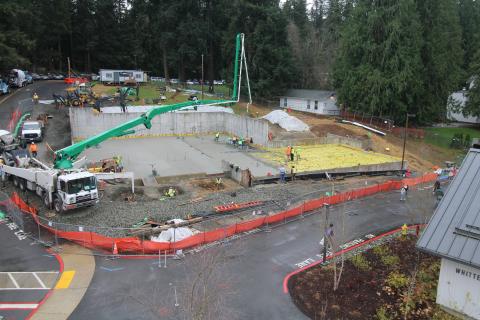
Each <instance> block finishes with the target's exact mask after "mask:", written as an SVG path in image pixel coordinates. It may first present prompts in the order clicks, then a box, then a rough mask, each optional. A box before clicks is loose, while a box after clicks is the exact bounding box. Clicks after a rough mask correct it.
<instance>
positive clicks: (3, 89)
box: [0, 79, 10, 95]
mask: <svg viewBox="0 0 480 320" xmlns="http://www.w3.org/2000/svg"><path fill="white" fill-rule="evenodd" d="M9 93H10V87H9V85H8V83H6V82H5V81H3V80H2V79H0V94H2V95H3V94H9Z"/></svg>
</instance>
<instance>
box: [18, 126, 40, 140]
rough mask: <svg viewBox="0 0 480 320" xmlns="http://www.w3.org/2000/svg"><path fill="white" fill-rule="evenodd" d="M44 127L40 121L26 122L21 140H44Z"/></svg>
mask: <svg viewBox="0 0 480 320" xmlns="http://www.w3.org/2000/svg"><path fill="white" fill-rule="evenodd" d="M43 129H44V128H43V125H42V123H41V122H40V121H25V122H24V123H23V126H22V131H21V139H22V141H25V142H32V141H36V142H40V141H42V140H43Z"/></svg>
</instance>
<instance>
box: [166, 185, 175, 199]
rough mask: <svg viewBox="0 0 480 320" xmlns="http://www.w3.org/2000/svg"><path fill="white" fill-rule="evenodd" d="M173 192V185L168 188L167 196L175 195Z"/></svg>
mask: <svg viewBox="0 0 480 320" xmlns="http://www.w3.org/2000/svg"><path fill="white" fill-rule="evenodd" d="M175 194H176V191H175V188H173V187H170V188H168V192H167V196H169V197H170V198H173V197H175Z"/></svg>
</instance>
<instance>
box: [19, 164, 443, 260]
mask: <svg viewBox="0 0 480 320" xmlns="http://www.w3.org/2000/svg"><path fill="white" fill-rule="evenodd" d="M436 178H437V175H436V174H435V173H429V174H426V175H424V176H421V177H416V178H406V179H403V180H401V181H387V182H385V183H382V184H378V185H374V186H369V187H365V188H360V189H355V190H351V191H346V192H342V193H337V194H335V195H332V196H326V197H322V198H319V199H313V200H310V201H306V202H304V203H303V204H301V205H299V206H297V207H294V208H291V209H288V210H286V211H282V212H278V213H276V214H273V215H269V216H265V217H261V218H257V219H253V220H249V221H245V222H241V223H237V224H235V225H231V226H226V227H225V228H219V229H215V230H212V231H206V232H200V233H197V234H194V235H193V236H191V237H188V238H186V239H183V240H180V241H176V242H154V241H150V240H143V241H142V240H140V239H138V238H136V237H126V238H113V237H108V236H104V235H101V234H98V233H95V232H91V231H62V230H57V229H55V228H53V227H51V226H49V225H45V224H44V223H42V222H40V219H39V218H38V215H37V210H36V209H35V208H34V207H31V206H29V205H28V204H26V203H25V202H24V201H23V200H22V199H21V198H20V197H19V195H18V194H17V193H16V192H14V193H13V194H12V196H11V200H12V202H13V203H15V204H16V205H17V207H18V208H20V210H21V211H23V212H24V213H27V214H30V215H32V217H33V218H34V220H35V222H36V223H37V224H39V225H40V226H42V227H43V228H45V229H47V230H48V231H50V232H51V233H54V234H55V235H56V236H58V237H61V238H64V239H67V240H70V241H73V242H76V243H78V244H80V245H83V246H85V247H88V248H91V249H101V250H105V251H109V252H110V251H114V247H116V248H117V250H118V252H120V253H137V254H142V253H145V254H154V253H158V252H165V251H169V252H172V251H175V250H178V249H188V248H192V247H196V246H199V245H202V244H206V243H210V242H214V241H218V240H221V239H225V238H227V237H231V236H233V235H234V234H237V233H242V232H246V231H250V230H253V229H256V228H260V227H262V226H264V225H269V224H275V223H278V222H281V221H285V220H286V219H288V218H293V217H295V216H298V215H301V214H303V213H304V212H308V211H312V210H316V209H319V208H321V207H323V205H324V204H326V203H327V204H338V203H342V202H345V201H350V200H354V199H358V198H362V197H366V196H370V195H373V194H376V193H380V192H386V191H391V190H397V189H400V188H401V187H402V186H404V185H408V186H414V185H417V184H421V183H426V182H431V181H434V180H436Z"/></svg>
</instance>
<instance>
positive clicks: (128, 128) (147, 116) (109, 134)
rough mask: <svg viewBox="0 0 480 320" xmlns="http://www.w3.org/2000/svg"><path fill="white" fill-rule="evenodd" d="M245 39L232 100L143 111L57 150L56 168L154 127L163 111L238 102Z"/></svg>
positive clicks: (237, 50) (240, 39) (238, 41)
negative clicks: (104, 144) (112, 141)
mask: <svg viewBox="0 0 480 320" xmlns="http://www.w3.org/2000/svg"><path fill="white" fill-rule="evenodd" d="M243 39H244V36H243V34H238V35H237V37H236V46H235V47H236V48H235V63H234V65H235V67H234V68H235V70H234V79H233V94H232V98H231V99H230V100H197V101H188V102H181V103H176V104H171V105H165V106H158V107H155V108H153V109H151V110H150V111H148V112H145V113H142V114H141V115H140V116H139V117H138V118H135V119H132V120H130V121H128V122H125V123H123V124H121V125H118V126H116V127H114V128H112V129H109V130H107V131H105V132H102V133H100V134H97V135H95V136H93V137H90V138H88V139H86V140H83V141H80V142H77V143H74V144H72V145H70V146H68V147H65V148H63V149H60V150H57V151H55V156H54V168H56V169H71V168H72V167H73V163H74V162H75V161H76V160H77V158H78V156H79V155H80V154H81V153H82V152H83V151H85V150H86V149H88V148H91V147H94V146H97V145H99V144H100V143H102V142H103V141H105V140H108V139H111V138H116V137H121V136H124V135H129V134H132V133H133V132H134V131H133V130H132V129H133V128H135V127H136V126H139V125H142V124H143V125H144V126H145V128H147V129H150V128H151V127H152V119H153V118H154V117H156V116H158V115H160V114H162V113H166V112H171V111H176V110H180V109H184V108H187V107H192V106H193V107H195V106H206V105H208V106H211V105H219V104H228V103H235V102H238V101H239V91H240V90H239V86H240V83H239V75H240V74H241V72H240V70H239V69H240V68H241V64H240V63H239V57H240V49H241V47H242V46H243Z"/></svg>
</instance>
